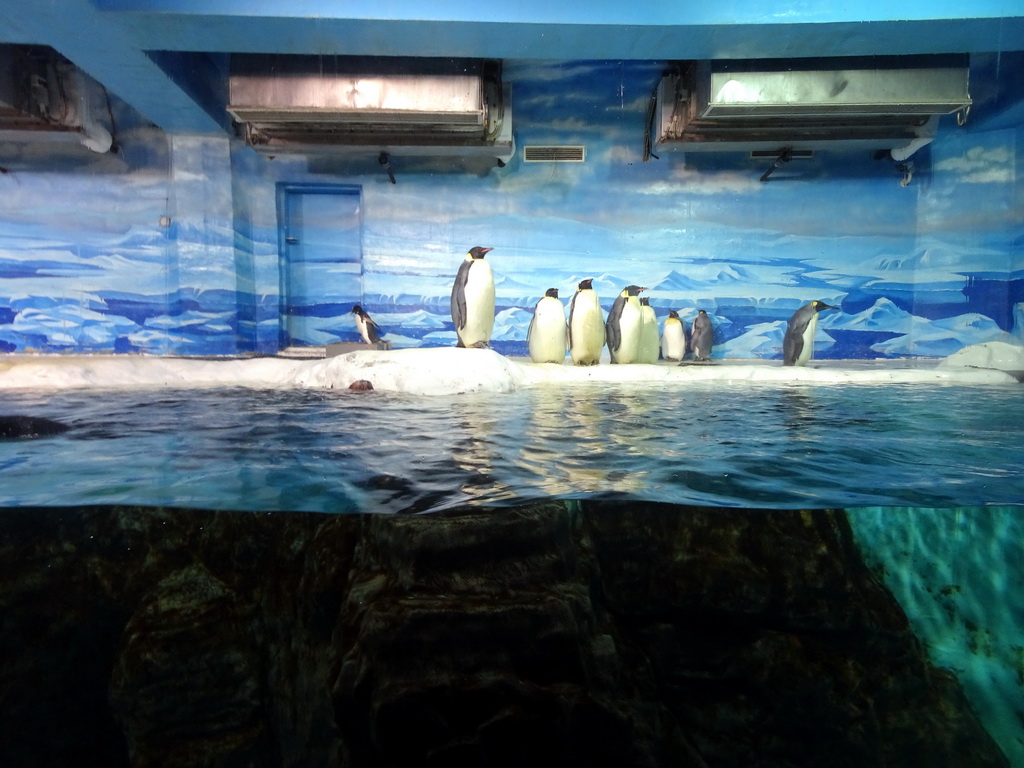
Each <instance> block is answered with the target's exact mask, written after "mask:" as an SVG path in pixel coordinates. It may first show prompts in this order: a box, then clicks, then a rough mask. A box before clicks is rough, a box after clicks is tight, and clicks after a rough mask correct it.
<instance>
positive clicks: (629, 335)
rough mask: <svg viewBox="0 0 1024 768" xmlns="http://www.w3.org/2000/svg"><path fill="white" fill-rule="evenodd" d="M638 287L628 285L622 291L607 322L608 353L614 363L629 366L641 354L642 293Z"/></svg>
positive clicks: (605, 325)
mask: <svg viewBox="0 0 1024 768" xmlns="http://www.w3.org/2000/svg"><path fill="white" fill-rule="evenodd" d="M645 290H647V289H646V288H641V287H639V286H636V285H628V286H626V287H625V288H623V289H622V291H621V292H620V293H619V295H618V296H617V297H616V299H615V303H614V304H612V308H611V311H610V312H609V313H608V320H607V321H606V322H605V324H604V327H605V335H606V338H607V339H608V352H609V353H610V354H611V357H612V362H613V363H620V364H622V365H627V364H629V363H635V362H637V358H638V357H639V354H640V325H641V323H642V322H643V321H642V317H641V315H642V313H641V311H640V298H639V294H640V291H645Z"/></svg>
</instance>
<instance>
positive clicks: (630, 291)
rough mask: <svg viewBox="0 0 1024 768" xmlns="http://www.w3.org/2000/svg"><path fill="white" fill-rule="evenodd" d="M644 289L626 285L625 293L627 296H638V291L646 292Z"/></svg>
mask: <svg viewBox="0 0 1024 768" xmlns="http://www.w3.org/2000/svg"><path fill="white" fill-rule="evenodd" d="M646 290H647V289H646V288H641V287H640V286H639V285H627V286H626V290H625V293H626V295H627V296H639V295H640V291H646Z"/></svg>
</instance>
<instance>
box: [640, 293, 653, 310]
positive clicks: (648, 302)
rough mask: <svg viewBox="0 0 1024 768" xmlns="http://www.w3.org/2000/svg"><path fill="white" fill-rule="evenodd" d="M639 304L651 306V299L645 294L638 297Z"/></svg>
mask: <svg viewBox="0 0 1024 768" xmlns="http://www.w3.org/2000/svg"><path fill="white" fill-rule="evenodd" d="M640 306H641V307H649V306H651V300H650V299H648V298H647V297H646V296H644V297H642V298H641V299H640Z"/></svg>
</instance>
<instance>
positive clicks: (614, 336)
mask: <svg viewBox="0 0 1024 768" xmlns="http://www.w3.org/2000/svg"><path fill="white" fill-rule="evenodd" d="M624 306H626V298H625V297H624V296H622V295H619V296H617V297H616V298H615V302H614V303H613V304H612V308H611V311H610V312H609V313H608V319H607V320H606V321H605V324H604V335H605V339H606V340H607V342H608V352H609V353H611V356H612V362H614V361H615V354H616V353H617V352H618V351H619V345H620V344H622V334H621V333H620V332H619V319H620V318H621V317H622V308H623V307H624Z"/></svg>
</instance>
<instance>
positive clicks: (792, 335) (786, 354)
mask: <svg viewBox="0 0 1024 768" xmlns="http://www.w3.org/2000/svg"><path fill="white" fill-rule="evenodd" d="M803 351H804V335H803V329H802V328H801V329H800V331H795V330H794V328H793V326H792V325H791V326H790V327H789V328H787V329H786V335H785V336H784V337H783V339H782V364H783V365H796V359H797V358H798V357H800V353H801V352H803Z"/></svg>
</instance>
